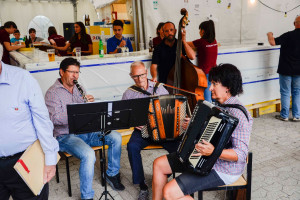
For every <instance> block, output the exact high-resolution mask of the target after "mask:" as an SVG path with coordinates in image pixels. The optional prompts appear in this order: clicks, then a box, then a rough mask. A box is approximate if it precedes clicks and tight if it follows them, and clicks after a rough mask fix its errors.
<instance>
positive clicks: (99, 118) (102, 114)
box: [67, 98, 151, 199]
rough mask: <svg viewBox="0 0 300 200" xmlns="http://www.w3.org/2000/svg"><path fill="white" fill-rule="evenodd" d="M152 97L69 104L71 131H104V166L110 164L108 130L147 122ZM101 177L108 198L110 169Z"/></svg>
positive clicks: (102, 134)
mask: <svg viewBox="0 0 300 200" xmlns="http://www.w3.org/2000/svg"><path fill="white" fill-rule="evenodd" d="M150 99H151V98H141V99H132V100H121V101H107V102H96V103H85V104H71V105H67V113H68V124H69V133H70V134H71V133H74V134H82V133H90V132H100V133H101V135H99V137H100V139H101V141H102V149H103V151H102V153H103V156H102V157H103V166H104V167H105V166H106V157H105V133H106V131H108V130H116V129H126V128H130V127H136V126H141V125H145V124H147V113H148V109H149V102H150ZM101 136H102V137H101ZM101 176H102V177H103V179H104V181H103V182H104V191H103V192H102V194H101V197H100V199H101V198H102V197H103V196H104V198H105V199H107V195H109V196H110V197H111V198H112V199H114V198H113V197H112V196H111V194H110V193H109V192H108V191H107V183H106V172H105V170H104V171H103V174H101Z"/></svg>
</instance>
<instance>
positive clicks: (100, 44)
mask: <svg viewBox="0 0 300 200" xmlns="http://www.w3.org/2000/svg"><path fill="white" fill-rule="evenodd" d="M99 57H100V58H103V57H104V50H103V42H102V39H101V37H100V39H99Z"/></svg>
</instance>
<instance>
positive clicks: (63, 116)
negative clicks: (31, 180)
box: [45, 58, 125, 199]
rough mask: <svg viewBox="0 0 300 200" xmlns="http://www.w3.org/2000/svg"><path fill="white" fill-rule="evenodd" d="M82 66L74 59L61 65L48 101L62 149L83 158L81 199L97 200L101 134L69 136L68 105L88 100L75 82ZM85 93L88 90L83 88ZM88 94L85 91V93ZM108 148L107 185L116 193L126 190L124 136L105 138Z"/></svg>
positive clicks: (68, 59)
mask: <svg viewBox="0 0 300 200" xmlns="http://www.w3.org/2000/svg"><path fill="white" fill-rule="evenodd" d="M79 70H80V63H79V62H78V61H77V60H76V59H74V58H66V59H64V60H63V61H62V62H61V64H60V69H59V75H60V77H61V78H58V79H57V80H56V82H55V83H54V84H53V85H52V86H51V87H50V88H49V89H48V91H47V93H46V96H45V100H46V105H47V107H48V110H49V113H50V119H51V121H52V122H53V124H54V131H53V133H54V136H55V137H56V139H57V141H58V143H59V150H60V151H63V152H67V153H69V154H71V155H73V156H75V157H76V158H78V159H80V168H79V178H80V192H81V199H93V197H94V190H93V188H92V184H93V177H94V164H95V161H96V157H95V152H94V150H93V149H92V148H91V147H93V146H102V141H100V139H99V134H100V133H99V132H93V133H85V134H78V135H74V134H69V130H68V116H67V104H74V103H84V99H83V96H82V94H81V93H80V91H79V90H78V88H77V87H76V86H75V84H74V80H78V78H79V72H80V71H79ZM82 90H83V91H85V90H84V88H82ZM83 93H85V92H83ZM85 98H86V99H87V101H88V102H93V101H94V97H93V96H92V95H85ZM105 144H106V145H108V146H109V148H108V156H107V157H108V169H107V171H106V173H107V182H108V183H109V184H110V185H111V186H112V188H113V189H115V190H124V189H125V187H124V185H122V183H121V180H120V173H119V170H120V157H121V145H122V137H121V135H120V133H118V132H116V131H112V132H111V133H110V134H108V135H106V136H105Z"/></svg>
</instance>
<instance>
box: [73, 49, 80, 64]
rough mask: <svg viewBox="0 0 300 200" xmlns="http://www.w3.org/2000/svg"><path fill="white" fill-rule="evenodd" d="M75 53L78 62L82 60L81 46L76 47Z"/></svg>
mask: <svg viewBox="0 0 300 200" xmlns="http://www.w3.org/2000/svg"><path fill="white" fill-rule="evenodd" d="M74 49H75V55H76V59H77V61H78V62H80V61H81V47H75V48H74Z"/></svg>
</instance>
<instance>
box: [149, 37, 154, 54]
mask: <svg viewBox="0 0 300 200" xmlns="http://www.w3.org/2000/svg"><path fill="white" fill-rule="evenodd" d="M152 51H153V40H152V37H150V38H149V52H152Z"/></svg>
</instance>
